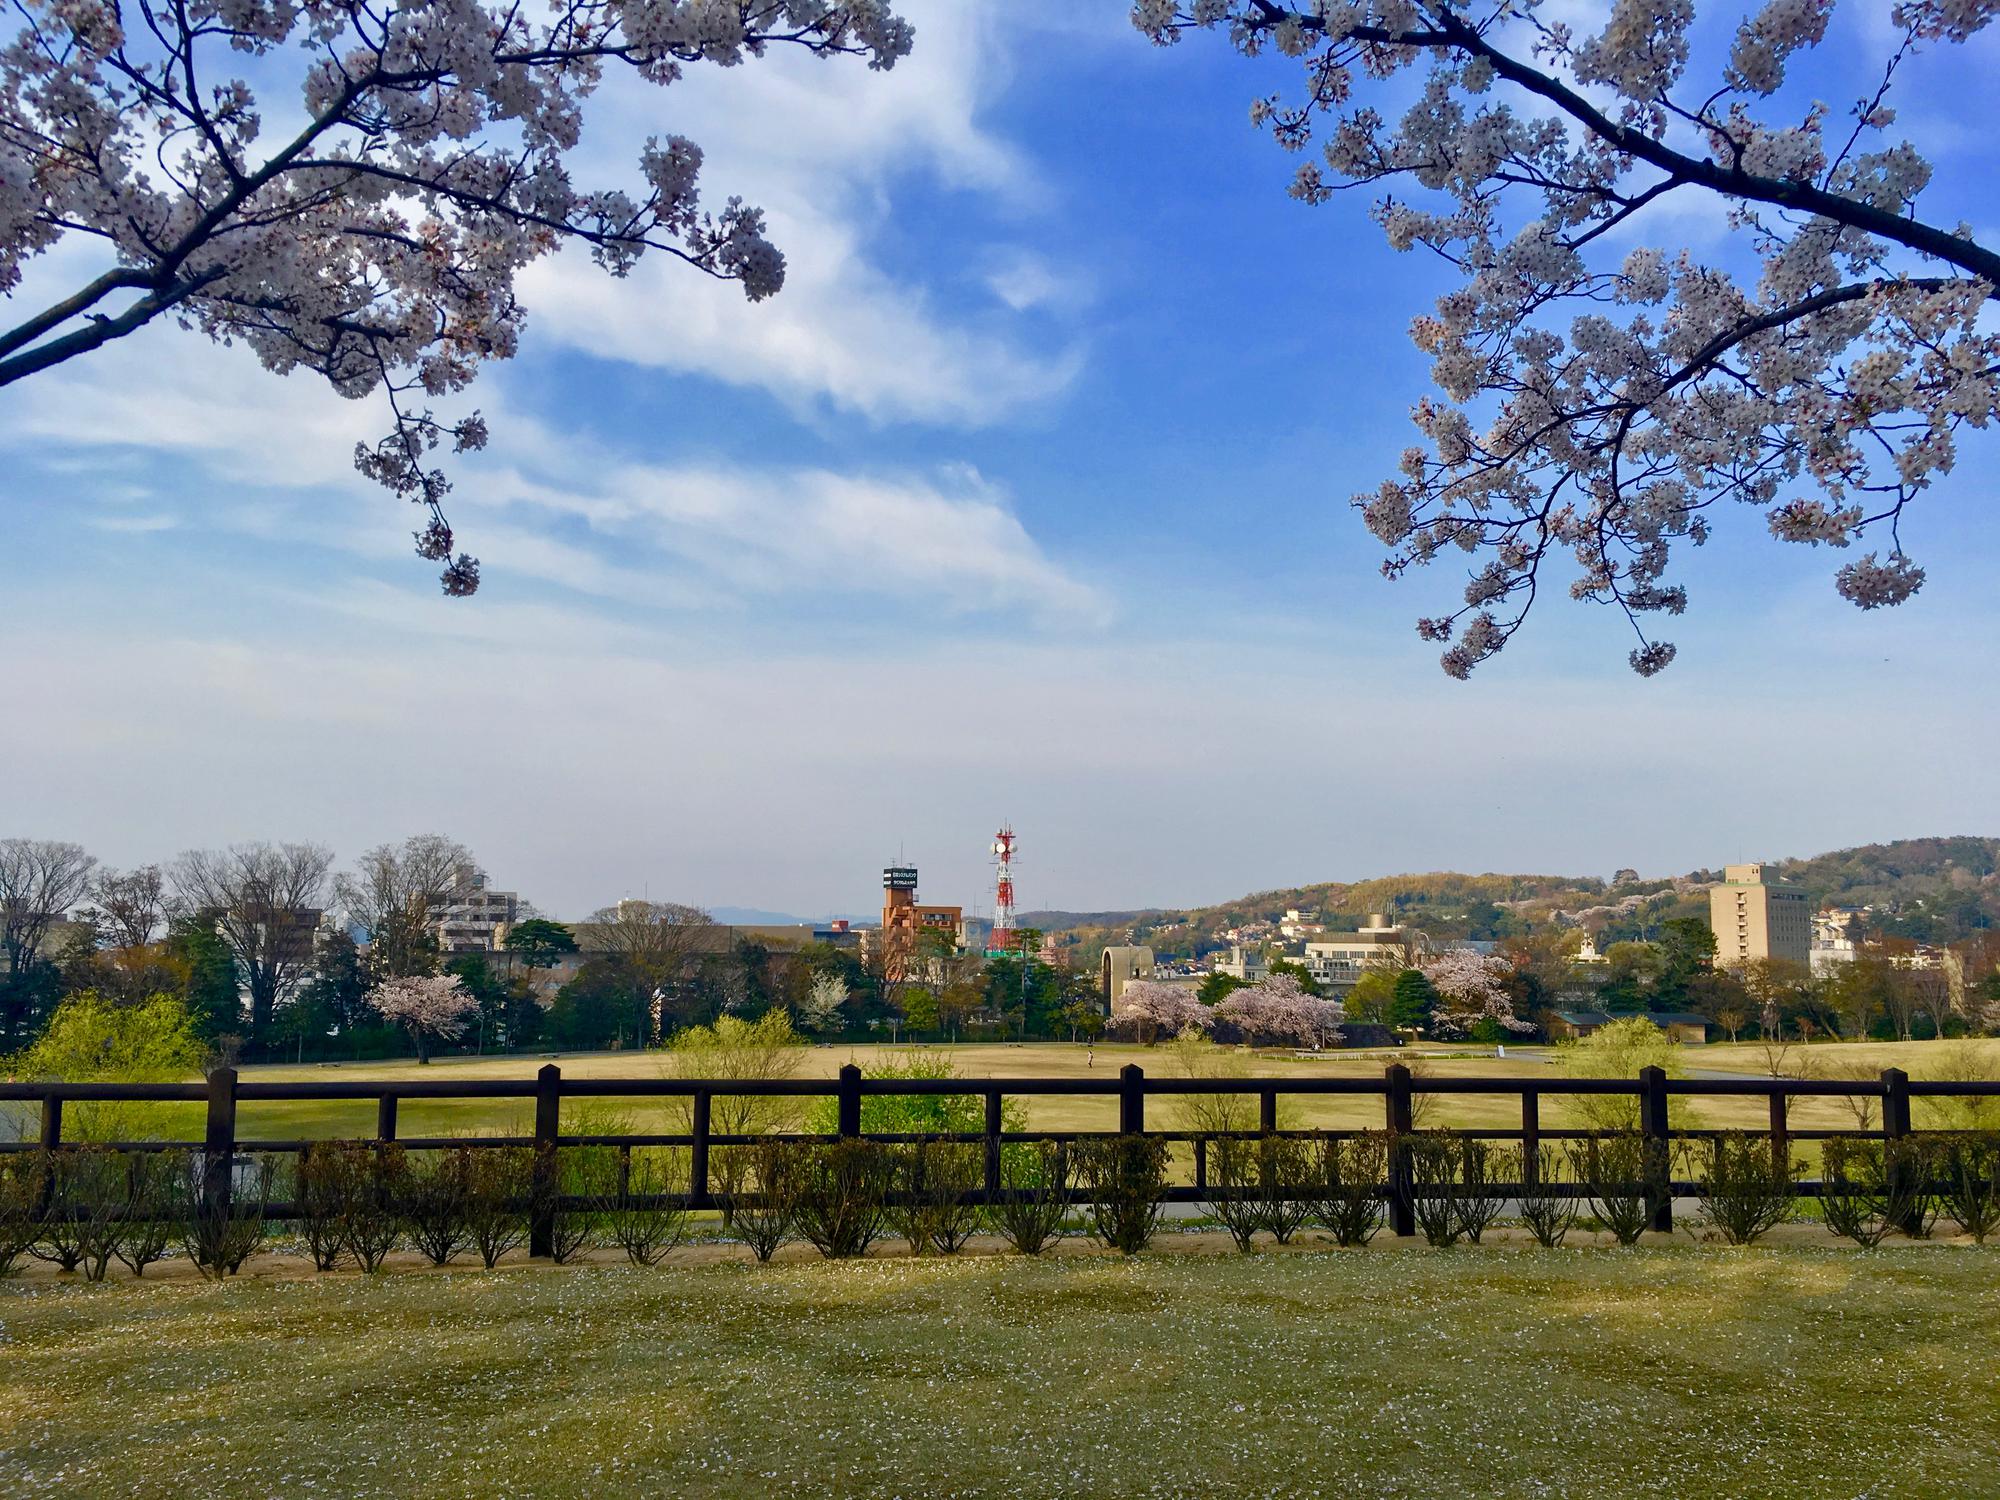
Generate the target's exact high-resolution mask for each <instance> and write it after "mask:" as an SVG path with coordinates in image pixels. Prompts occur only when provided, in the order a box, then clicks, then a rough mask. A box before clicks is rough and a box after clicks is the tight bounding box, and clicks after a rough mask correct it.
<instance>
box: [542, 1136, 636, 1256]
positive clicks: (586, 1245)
mask: <svg viewBox="0 0 2000 1500" xmlns="http://www.w3.org/2000/svg"><path fill="white" fill-rule="evenodd" d="M600 1133H609V1132H598V1131H587V1132H579V1134H593V1135H594V1134H600ZM543 1149H544V1150H549V1149H553V1150H554V1151H555V1162H554V1170H553V1171H552V1172H549V1173H546V1174H540V1175H539V1178H538V1180H540V1181H543V1182H546V1183H548V1184H549V1186H550V1189H551V1196H550V1198H549V1199H548V1200H547V1201H546V1202H545V1203H544V1204H543V1205H542V1207H543V1209H544V1211H545V1212H546V1213H547V1214H548V1216H549V1258H550V1259H551V1260H553V1261H554V1262H555V1263H556V1264H557V1265H559V1266H566V1265H568V1264H569V1263H570V1262H571V1261H573V1260H575V1259H576V1258H577V1257H578V1256H581V1255H584V1254H587V1253H588V1252H590V1251H592V1250H594V1249H596V1248H597V1247H598V1246H600V1245H602V1244H604V1243H606V1242H607V1240H608V1238H609V1236H610V1231H611V1226H610V1224H609V1223H608V1222H607V1221H606V1218H605V1214H604V1204H605V1202H606V1201H607V1200H609V1199H612V1198H615V1197H616V1196H617V1193H618V1177H619V1173H618V1152H617V1150H616V1149H615V1148H613V1147H610V1146H562V1147H559V1148H549V1147H544V1148H543Z"/></svg>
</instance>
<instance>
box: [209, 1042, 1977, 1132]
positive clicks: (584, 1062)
mask: <svg viewBox="0 0 2000 1500" xmlns="http://www.w3.org/2000/svg"><path fill="white" fill-rule="evenodd" d="M1965 1049H1971V1050H1972V1052H1973V1054H1974V1055H1977V1056H1980V1057H1981V1058H1983V1059H1984V1063H1985V1066H1986V1068H1987V1069H1988V1076H1993V1077H2000V1040H1995V1041H1981V1042H1971V1043H1935V1042H1883V1043H1839V1044H1834V1043H1825V1044H1821V1045H1818V1046H1813V1047H1794V1048H1792V1049H1791V1052H1790V1054H1789V1056H1788V1059H1787V1066H1788V1068H1789V1069H1791V1070H1793V1071H1798V1072H1802V1073H1803V1074H1805V1075H1806V1076H1813V1075H1815V1074H1837V1073H1838V1072H1839V1070H1840V1069H1842V1068H1853V1067H1859V1068H1862V1069H1867V1070H1873V1071H1877V1072H1879V1071H1880V1070H1881V1069H1883V1068H1886V1067H1901V1068H1904V1069H1905V1070H1907V1071H1908V1072H1909V1073H1910V1075H1911V1076H1912V1077H1914V1078H1923V1077H1930V1076H1936V1075H1937V1074H1938V1073H1939V1072H1940V1071H1941V1070H1943V1069H1945V1068H1946V1067H1947V1066H1948V1064H1949V1063H1950V1062H1951V1061H1952V1060H1954V1059H1958V1058H1962V1057H1963V1056H1965V1055H1966V1050H1965ZM911 1051H917V1052H922V1053H925V1054H927V1055H936V1054H943V1055H946V1056H949V1057H950V1059H951V1061H952V1065H953V1066H954V1068H955V1069H956V1070H957V1071H958V1072H959V1073H960V1074H962V1075H963V1076H965V1077H967V1078H995V1079H1006V1078H1101V1079H1102V1080H1103V1082H1104V1085H1105V1087H1106V1089H1107V1090H1110V1089H1113V1088H1115V1087H1116V1079H1117V1075H1118V1070H1119V1069H1120V1068H1121V1067H1122V1066H1124V1065H1125V1064H1126V1063H1137V1064H1139V1065H1140V1066H1141V1067H1143V1068H1144V1069H1145V1070H1146V1071H1147V1073H1148V1074H1151V1075H1153V1076H1156V1077H1178V1076H1182V1075H1181V1074H1180V1072H1179V1069H1178V1068H1177V1066H1176V1064H1175V1060H1174V1056H1173V1053H1172V1052H1171V1051H1170V1050H1169V1049H1167V1048H1163V1047H1143V1046H1139V1045H1136V1044H1111V1045H1102V1044H1100V1045H1099V1046H1097V1047H1095V1048H1085V1047H1081V1046H1076V1045H1073V1044H1071V1043H1067V1042H1026V1043H1005V1042H981V1043H967V1044H963V1045H959V1046H955V1047H946V1046H937V1047H921V1048H907V1047H904V1048H896V1047H887V1046H871V1045H866V1044H861V1045H854V1044H848V1043H835V1044H833V1045H830V1046H817V1047H808V1048H804V1049H802V1050H801V1053H800V1064H799V1069H798V1074H799V1076H801V1077H821V1078H832V1077H833V1076H834V1075H835V1074H836V1073H838V1072H839V1071H840V1068H841V1066H842V1064H844V1063H848V1062H853V1063H856V1064H859V1065H860V1066H861V1067H862V1068H863V1069H864V1070H865V1069H867V1068H869V1067H870V1066H871V1065H879V1064H881V1063H884V1062H889V1061H894V1060H896V1059H897V1058H899V1057H901V1056H904V1055H906V1054H908V1053H909V1052H911ZM1238 1057H1239V1060H1240V1064H1241V1065H1242V1066H1243V1068H1244V1069H1245V1071H1246V1072H1247V1074H1248V1075H1249V1076H1252V1077H1259V1078H1264V1077H1270V1078H1328V1077H1379V1076H1381V1073H1382V1069H1383V1068H1384V1067H1385V1066H1386V1065H1387V1064H1388V1063H1390V1062H1402V1063H1406V1064H1408V1065H1409V1066H1410V1067H1411V1068H1413V1069H1414V1070H1416V1071H1417V1072H1418V1073H1420V1074H1423V1073H1428V1074H1432V1075H1435V1076H1438V1077H1466V1076H1483V1077H1500V1078H1546V1077H1548V1076H1550V1075H1551V1073H1552V1072H1553V1071H1554V1068H1553V1065H1552V1063H1551V1058H1550V1049H1548V1048H1546V1047H1529V1048H1519V1047H1510V1048H1508V1049H1507V1054H1506V1056H1505V1057H1495V1056H1494V1054H1493V1049H1492V1048H1490V1047H1485V1048H1481V1047H1471V1046H1457V1047H1454V1046H1429V1045H1419V1046H1412V1047H1402V1048H1396V1049H1393V1050H1388V1051H1368V1052H1357V1053H1340V1052H1327V1053H1320V1054H1315V1055H1304V1056H1302V1055H1300V1054H1297V1053H1293V1052H1289V1051H1256V1052H1243V1053H1241V1054H1238ZM1683 1060H1684V1062H1685V1063H1686V1066H1687V1069H1688V1072H1689V1073H1690V1075H1691V1076H1695V1077H1699V1076H1701V1075H1702V1074H1704V1073H1717V1074H1727V1075H1737V1074H1746V1075H1748V1074H1762V1073H1764V1072H1765V1071H1766V1069H1767V1068H1768V1066H1769V1060H1768V1056H1767V1054H1766V1052H1765V1049H1764V1048H1762V1047H1761V1046H1758V1045H1756V1044H1754V1043H1743V1044H1739V1045H1733V1046H1732V1045H1728V1044H1718V1045H1715V1046H1709V1047H1690V1048H1686V1049H1684V1052H1683ZM550 1061H553V1062H555V1063H556V1064H557V1065H558V1066H560V1067H561V1068H562V1070H563V1073H564V1076H566V1077H576V1078H613V1077H628V1078H630V1077H638V1078H653V1077H659V1076H662V1075H663V1073H664V1058H663V1056H662V1054H659V1053H655V1052H592V1053H565V1054H552V1055H549V1056H540V1055H537V1056H530V1057H518V1056H517V1057H504V1058H443V1059H439V1060H438V1061H435V1062H432V1063H429V1064H426V1065H422V1066H420V1065H418V1064H417V1063H415V1062H413V1061H396V1062H386V1063H385V1062H369V1063H350V1064H326V1065H309V1066H306V1067H286V1066H275V1065H274V1066H264V1067H254V1068H246V1069H244V1070H243V1076H244V1077H245V1078H246V1079H251V1078H255V1079H260V1080H279V1079H331V1078H369V1079H376V1078H422V1079H426V1080H444V1079H453V1078H482V1079H491V1078H517V1079H521V1080H524V1081H525V1080H528V1079H531V1078H533V1077H534V1075H535V1070H536V1069H537V1068H539V1067H541V1066H542V1065H543V1064H544V1063H546V1062H550ZM1021 1106H1022V1108H1023V1111H1024V1113H1025V1118H1026V1122H1027V1127H1026V1128H1029V1129H1041V1130H1109V1129H1112V1128H1114V1127H1115V1125H1116V1123H1117V1107H1116V1103H1115V1101H1114V1100H1113V1098H1112V1097H1111V1095H1110V1094H1109V1093H1108V1092H1107V1094H1106V1095H1105V1097H1104V1098H1102V1099H1095V1098H1091V1097H1088V1096H1075V1095H1056V1096H1049V1097H1042V1098H1036V1097H1024V1098H1023V1099H1022V1100H1021ZM616 1107H617V1108H618V1109H620V1110H621V1111H622V1112H624V1113H626V1114H627V1115H628V1116H629V1117H630V1118H631V1119H632V1120H633V1121H634V1126H633V1128H634V1129H635V1130H641V1131H645V1130H655V1129H657V1130H663V1131H664V1130H669V1129H673V1128H674V1125H673V1123H672V1122H671V1120H670V1117H669V1116H670V1111H669V1109H668V1108H667V1107H666V1106H662V1105H660V1104H658V1103H657V1102H651V1103H649V1102H646V1101H638V1100H634V1101H630V1102H629V1103H627V1102H621V1103H619V1104H618V1105H617V1106H616ZM1423 1108H1424V1116H1423V1118H1422V1119H1421V1121H1420V1123H1421V1124H1423V1125H1425V1126H1453V1125H1455V1126H1462V1127H1467V1128H1477V1127H1496V1128H1497V1127H1506V1126H1512V1125H1517V1124H1519V1122H1520V1105H1519V1103H1518V1101H1517V1100H1516V1099H1515V1098H1513V1097H1505V1096H1500V1095H1488V1096H1482V1095H1476V1094H1473V1095H1448V1096H1439V1097H1438V1098H1436V1099H1434V1100H1432V1101H1430V1102H1429V1103H1428V1105H1426V1106H1424V1107H1423ZM1286 1109H1287V1110H1288V1111H1289V1112H1290V1118H1289V1121H1288V1123H1291V1124H1295V1125H1298V1126H1301V1127H1311V1126H1319V1127H1325V1128H1336V1127H1343V1126H1344V1127H1360V1126H1379V1125H1380V1124H1381V1123H1382V1106H1381V1104H1380V1103H1379V1102H1377V1101H1376V1100H1373V1099H1368V1098H1340V1097H1332V1098H1322V1099H1303V1098H1302V1099H1294V1100H1290V1101H1288V1102H1287V1104H1286ZM1172 1110H1173V1106H1172V1104H1171V1103H1169V1102H1167V1101H1164V1100H1156V1101H1153V1102H1152V1103H1151V1105H1149V1116H1148V1117H1149V1120H1151V1121H1153V1122H1155V1123H1158V1124H1160V1125H1169V1124H1171V1123H1172V1119H1171V1115H1172ZM1559 1113H1560V1106H1559V1105H1555V1104H1551V1105H1550V1106H1549V1108H1548V1110H1547V1111H1545V1118H1544V1123H1545V1124H1550V1125H1554V1124H1557V1123H1560V1122H1559V1120H1558V1118H1557V1116H1558V1115H1559ZM1692 1116H1693V1119H1694V1121H1695V1123H1699V1124H1703V1125H1712V1126H1717V1127H1728V1126H1743V1127H1746V1128H1752V1129H1761V1128H1763V1126H1764V1125H1765V1123H1766V1120H1767V1112H1766V1109H1765V1106H1764V1103H1763V1101H1762V1100H1758V1099H1736V1100H1700V1101H1696V1102H1695V1103H1694V1104H1693V1105H1692ZM529 1119H530V1106H529V1104H528V1102H527V1101H525V1100H522V1101H519V1102H516V1101H512V1100H422V1099H413V1100H408V1101H405V1102H404V1104H403V1105H402V1109H401V1116H400V1120H399V1129H400V1130H401V1131H402V1133H403V1134H405V1135H413V1136H414V1135H429V1134H446V1133H451V1132H455V1131H484V1132H503V1133H522V1134H525V1133H527V1132H528V1130H529V1129H530V1125H529ZM1792 1123H1793V1124H1794V1125H1795V1126H1797V1127H1802V1128H1803V1127H1824V1128H1828V1129H1837V1128H1840V1127H1842V1126H1852V1125H1853V1123H1854V1116H1853V1114H1852V1112H1851V1111H1850V1110H1848V1109H1847V1108H1846V1107H1845V1106H1843V1105H1841V1104H1839V1103H1837V1102H1834V1101H1812V1102H1801V1103H1800V1104H1798V1105H1797V1106H1796V1107H1795V1108H1794V1111H1793V1116H1792ZM238 1128H239V1130H240V1131H241V1132H242V1133H243V1135H245V1136H246V1137H255V1138H262V1139H291V1138H298V1137H321V1136H337V1135H342V1134H350V1135H355V1134H364V1135H365V1134H368V1133H370V1132H372V1130H373V1129H374V1106H373V1105H371V1104H368V1103H365V1102H362V1103H353V1104H344V1103H326V1102H318V1101H314V1102H300V1103H293V1102H287V1101H253V1102H246V1103H244V1104H243V1105H242V1106H241V1118H240V1119H239V1122H238ZM569 1128H574V1127H573V1126H572V1127H569Z"/></svg>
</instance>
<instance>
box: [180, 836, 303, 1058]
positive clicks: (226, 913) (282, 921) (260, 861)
mask: <svg viewBox="0 0 2000 1500" xmlns="http://www.w3.org/2000/svg"><path fill="white" fill-rule="evenodd" d="M332 866H333V851H332V850H330V849H326V848H323V847H321V846H320V845H318V844H262V843H259V844H236V845H234V846H232V847H230V848H228V849H190V850H189V851H188V852H187V853H185V854H183V855H182V856H181V857H180V858H179V859H178V860H176V861H175V862H174V867H173V883H174V890H175V892H176V893H177V894H178V896H179V898H180V899H181V900H182V901H183V902H185V903H186V905H187V907H188V908H189V909H190V910H191V911H193V912H195V913H198V914H199V915H201V916H202V917H203V918H205V919H208V920H212V921H213V922H214V923H215V930H216V933H217V934H218V935H219V936H220V937H221V938H222V940H223V942H224V943H226V944H227V945H228V947H229V951H230V953H231V955H232V956H233V957H234V958H235V960H236V972H237V977H238V980H239V982H240V983H241V985H242V986H243V988H244V989H246V990H248V991H249V994H250V1037H251V1040H252V1041H258V1040H261V1039H262V1038H263V1037H264V1035H265V1034H266V1033H267V1032H268V1031H269V1029H270V1025H271V1017H272V1014H273V1013H274V1012H275V1011H276V1009H277V1007H278V1005H279V1003H280V1002H281V1001H283V1000H284V999H286V998H287V997H288V996H289V995H290V994H291V992H292V988H293V986H294V985H296V984H297V983H298V980H299V976H300V975H301V974H302V973H303V972H304V970H305V968H306V965H307V964H308V963H309V962H310V961H311V959H312V951H313V933H314V931H315V929H316V928H317V927H318V924H319V917H320V912H321V910H322V908H323V907H324V906H325V905H326V896H327V872H328V871H329V870H330V869H331V868H332Z"/></svg>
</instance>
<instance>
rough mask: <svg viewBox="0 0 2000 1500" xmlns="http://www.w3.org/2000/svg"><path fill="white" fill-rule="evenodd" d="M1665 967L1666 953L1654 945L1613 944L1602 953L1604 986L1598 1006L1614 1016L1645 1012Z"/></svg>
mask: <svg viewBox="0 0 2000 1500" xmlns="http://www.w3.org/2000/svg"><path fill="white" fill-rule="evenodd" d="M1666 966H1667V960H1666V954H1665V953H1664V952H1662V951H1661V949H1660V946H1659V944H1657V943H1640V942H1621V943H1613V944H1612V945H1611V946H1610V947H1609V948H1606V949H1605V950H1604V983H1603V984H1602V985H1600V986H1599V987H1598V991H1597V1003H1598V1004H1599V1005H1600V1006H1602V1007H1603V1008H1604V1009H1605V1010H1608V1011H1612V1012H1614V1013H1626V1014H1629V1013H1631V1012H1633V1011H1641V1010H1645V1009H1647V1008H1648V1007H1650V1006H1651V1005H1652V1004H1653V998H1654V991H1655V990H1656V989H1657V988H1658V986H1659V982H1660V976H1661V975H1662V974H1664V973H1665V972H1666Z"/></svg>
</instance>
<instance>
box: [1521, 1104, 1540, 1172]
mask: <svg viewBox="0 0 2000 1500" xmlns="http://www.w3.org/2000/svg"><path fill="white" fill-rule="evenodd" d="M1541 1184H1542V1096H1541V1095H1540V1094H1539V1093H1538V1092H1536V1091H1535V1090H1534V1089H1532V1088H1524V1089H1522V1090H1521V1186H1522V1187H1524V1188H1534V1187H1540V1186H1541Z"/></svg>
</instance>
